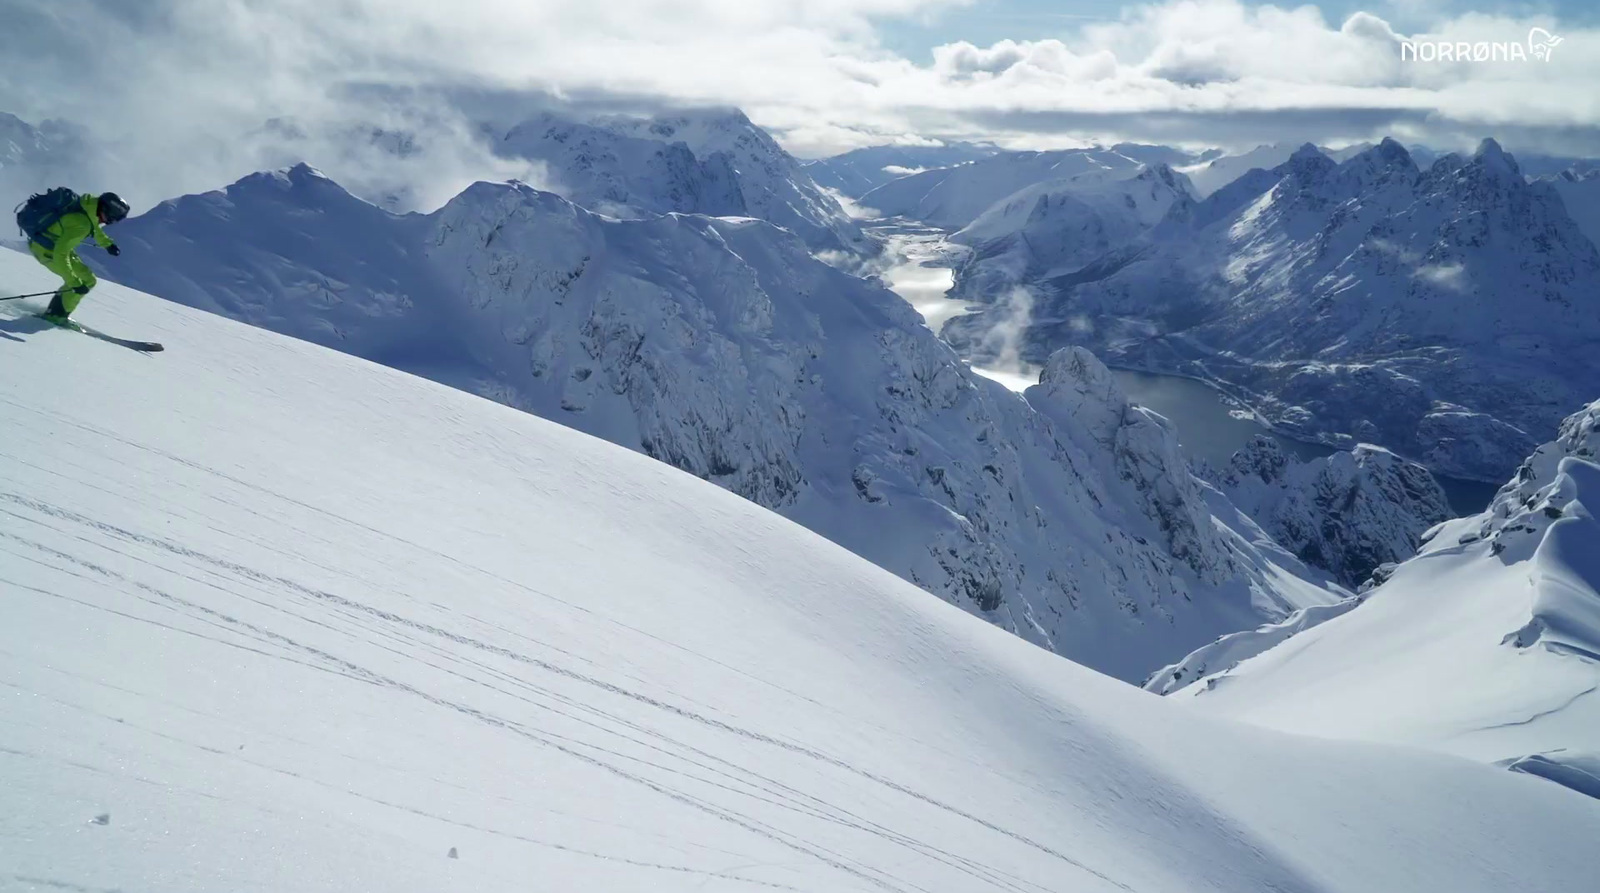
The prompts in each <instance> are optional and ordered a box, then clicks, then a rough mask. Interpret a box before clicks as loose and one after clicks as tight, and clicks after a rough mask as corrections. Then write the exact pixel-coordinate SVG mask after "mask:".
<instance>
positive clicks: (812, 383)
mask: <svg viewBox="0 0 1600 893" xmlns="http://www.w3.org/2000/svg"><path fill="white" fill-rule="evenodd" d="M119 229H120V231H119V233H118V239H119V241H120V242H121V244H122V246H123V249H124V250H123V254H122V256H121V257H120V258H117V259H116V260H115V261H108V262H107V263H105V264H104V265H103V266H104V270H105V272H106V273H107V274H108V275H110V276H115V277H116V278H117V279H118V280H119V281H121V282H124V283H125V284H130V285H135V286H137V287H140V288H142V289H144V290H146V291H150V292H152V293H155V294H160V295H162V296H163V297H166V298H169V299H171V300H175V301H178V302H181V303H184V304H188V305H190V306H195V307H200V308H202V309H207V310H212V311H215V312H219V313H222V314H224V315H227V316H231V317H233V318H236V319H241V320H244V321H246V322H251V323H254V324H256V325H261V326H264V327H267V328H271V329H274V330H276V331H280V332H284V333H287V334H292V335H296V336H298V337H303V338H306V339H308V340H312V341H316V342H317V343H320V344H324V345H327V346H330V347H335V348H337V349H340V350H344V351H348V352H350V353H354V354H356V355H358V356H361V357H365V358H367V359H372V360H377V361H379V362H382V363H385V364H388V365H392V366H395V367H396V368H400V369H404V370H406V371H409V372H413V373H416V374H418V375H423V376H426V377H429V378H432V379H434V380H436V381H440V382H443V383H445V384H449V385H453V386H456V387H460V388H463V389H465V390H469V391H473V392H475V393H478V394H481V395H484V396H488V397H491V398H492V399H495V400H499V401H500V402H503V403H506V404H509V405H511V406H515V407H517V408H520V409H525V410H528V411H530V412H533V413H536V414H538V415H541V416H544V417H545V418H549V419H553V420H556V421H559V422H561V423H563V424H566V425H570V426H572V427H574V428H577V429H579V430H581V431H585V432H587V433H590V434H594V435H597V436H600V437H603V438H605V439H607V440H610V441H612V442H614V443H618V444H622V445H623V446H627V447H630V448H632V449H636V450H639V451H640V452H643V453H645V454H647V455H650V456H653V457H655V458H658V459H661V460H662V461H664V462H667V463H669V464H671V465H673V466H676V467H677V468H680V469H683V470H685V471H689V472H691V473H693V474H695V475H697V476H699V477H703V478H706V479H708V480H711V481H714V482H716V483H718V484H720V485H722V486H724V487H726V488H727V489H729V490H732V491H733V492H735V493H737V494H739V495H741V496H744V497H746V498H748V499H750V500H752V501H755V502H757V503H759V504H761V505H763V506H766V507H768V508H771V509H773V510H775V511H777V512H779V513H781V514H783V515H785V516H786V517H789V518H791V519H794V520H796V521H799V522H800V523H802V524H804V525H805V526H807V527H809V528H811V529H812V530H815V531H817V532H818V533H821V534H822V535H824V536H826V537H828V538H829V539H832V540H834V541H835V542H837V543H840V544H842V545H844V546H845V547H847V548H849V549H851V550H852V551H854V552H856V553H857V554H860V555H862V556H864V557H866V558H868V559H870V560H872V561H873V562H875V563H877V564H879V565H880V566H882V567H885V568H888V569H890V570H892V571H894V572H895V573H898V574H900V575H901V576H903V577H905V578H906V579H908V580H911V581H913V582H915V583H917V584H919V585H921V586H924V587H926V588H927V589H929V590H931V591H933V592H935V593H938V594H940V595H942V596H944V597H945V598H947V599H949V600H951V601H952V602H954V603H956V604H959V605H961V606H963V607H965V608H966V609H968V610H970V611H973V612H975V613H980V614H982V615H983V616H985V617H988V618H990V619H991V620H993V621H994V622H996V623H999V624H1000V625H1002V626H1004V627H1005V628H1006V629H1009V630H1011V631H1013V632H1016V633H1018V634H1019V635H1022V636H1024V637H1026V638H1027V639H1029V640H1030V641H1033V642H1037V643H1039V644H1041V645H1044V646H1046V647H1050V648H1053V649H1055V650H1057V651H1059V652H1061V653H1063V654H1067V655H1070V656H1072V657H1073V658H1074V659H1076V660H1080V661H1081V662H1083V663H1086V664H1088V665H1090V666H1093V667H1095V668H1097V669H1101V670H1103V671H1105V672H1108V673H1111V674H1113V675H1116V676H1118V677H1120V678H1123V679H1128V680H1132V681H1138V680H1142V679H1143V678H1144V677H1145V676H1146V675H1147V674H1148V673H1150V672H1151V671H1152V670H1154V669H1155V668H1157V667H1160V666H1163V665H1165V664H1167V663H1170V662H1171V661H1173V660H1175V659H1177V658H1178V657H1179V656H1181V655H1182V654H1185V653H1187V652H1188V651H1190V650H1192V649H1193V648H1195V647H1198V646H1199V645H1200V644H1202V643H1204V642H1206V641H1210V640H1211V639H1213V638H1215V637H1216V636H1218V635H1221V634H1223V633H1226V632H1230V631H1232V630H1236V629H1240V628H1243V627H1249V626H1254V625H1256V624H1258V623H1260V622H1262V621H1264V620H1276V619H1280V618H1282V617H1284V616H1286V615H1287V614H1289V613H1290V612H1292V611H1293V610H1295V609H1298V608H1300V607H1304V606H1306V605H1308V604H1318V603H1323V602H1328V601H1332V600H1334V599H1335V598H1336V596H1335V595H1333V594H1332V593H1330V592H1329V591H1327V590H1326V589H1324V588H1323V587H1322V586H1320V585H1317V584H1318V583H1319V582H1320V581H1321V579H1322V578H1321V576H1320V575H1319V574H1314V573H1311V572H1307V571H1304V570H1303V569H1302V568H1301V566H1300V562H1298V561H1297V560H1296V559H1294V558H1293V557H1292V556H1290V555H1288V554H1287V553H1284V552H1281V550H1277V549H1276V548H1275V547H1272V546H1271V545H1270V544H1262V545H1254V544H1252V543H1250V542H1246V541H1245V538H1243V537H1241V536H1240V535H1238V534H1236V533H1235V532H1234V531H1232V530H1230V529H1228V528H1226V527H1222V526H1220V522H1219V521H1218V520H1217V519H1216V518H1214V517H1213V516H1212V514H1211V513H1210V511H1209V510H1208V508H1207V506H1206V504H1205V500H1204V498H1203V497H1201V496H1199V495H1197V494H1198V491H1196V490H1195V489H1194V488H1192V487H1190V486H1189V485H1188V484H1187V483H1186V481H1187V478H1188V475H1187V471H1186V470H1185V466H1184V464H1183V463H1182V461H1181V460H1179V459H1174V458H1172V456H1171V455H1169V454H1170V453H1172V452H1173V451H1175V450H1176V443H1175V438H1174V437H1173V436H1172V434H1171V432H1170V431H1168V430H1166V429H1165V428H1164V427H1162V426H1161V425H1159V424H1156V423H1154V422H1151V421H1149V420H1142V419H1139V418H1136V417H1133V416H1130V415H1128V411H1127V408H1126V407H1125V406H1124V405H1123V402H1119V401H1117V400H1116V399H1114V398H1113V397H1112V396H1111V395H1110V394H1109V393H1107V394H1104V395H1103V396H1104V399H1106V400H1108V401H1111V402H1110V403H1108V404H1107V406H1106V407H1105V408H1104V412H1103V416H1104V419H1103V423H1102V424H1098V425H1096V426H1090V427H1086V426H1084V425H1083V424H1082V423H1081V422H1080V421H1078V420H1075V419H1055V420H1052V418H1050V417H1048V416H1047V415H1046V414H1042V413H1041V412H1039V411H1036V410H1035V409H1034V408H1032V407H1030V406H1029V404H1028V403H1027V402H1024V401H1023V400H1022V399H1020V398H1018V397H1017V396H1016V395H1015V394H1012V393H1011V392H1009V391H1007V390H1006V389H1005V388H1004V387H1002V386H1000V385H998V384H995V383H994V382H991V381H989V380H988V379H985V378H982V377H980V376H977V375H975V374H974V373H973V372H972V371H971V370H970V369H969V368H967V367H966V366H965V365H964V364H963V363H961V362H960V361H959V359H958V358H957V357H956V356H955V354H954V353H953V352H952V351H951V350H950V349H949V348H948V347H947V346H946V345H944V344H943V343H941V342H940V341H939V340H938V338H937V337H936V336H935V335H934V334H933V333H932V332H930V331H929V330H928V329H927V328H926V327H925V326H923V325H922V322H921V319H920V317H918V315H917V313H916V312H915V311H914V310H912V309H911V307H910V306H908V305H907V304H906V303H905V302H904V301H903V300H902V299H901V298H900V297H898V296H897V295H895V294H894V293H892V292H890V291H888V290H887V289H885V288H883V287H882V286H880V285H877V284H874V283H871V282H868V281H866V280H863V279H859V278H856V277H853V276H850V275H847V274H845V273H842V272H840V271H838V270H836V269H834V268H832V267H830V266H828V265H827V264H825V263H822V262H821V261H819V260H817V259H815V258H813V257H812V256H810V255H809V254H808V253H807V251H806V246H805V245H804V244H803V243H801V242H800V241H799V240H798V239H797V238H795V237H794V236H793V235H792V234H789V233H787V232H785V231H783V230H780V229H778V228H776V227H773V226H771V225H769V224H766V223H763V222H760V221H755V220H749V219H738V220H730V219H713V218H704V217H692V216H677V215H674V216H666V217H657V218H652V219H647V220H614V219H607V218H603V217H600V216H598V215H595V214H591V213H589V212H587V211H585V210H583V209H581V208H578V207H576V206H574V205H572V204H571V203H569V202H567V201H565V200H563V199H561V198H559V197H558V196H555V195H552V194H550V193H543V192H538V191H536V190H533V189H531V188H528V187H525V186H511V185H494V184H489V183H480V184H477V185H476V186H473V187H472V188H470V189H468V190H467V191H466V192H464V193H463V194H462V195H460V196H459V197H457V198H456V199H455V200H454V201H452V202H450V203H449V204H448V205H446V206H445V207H444V208H442V209H441V210H439V211H438V212H436V213H435V214H432V215H427V216H422V215H410V216H404V217H398V216H395V215H392V214H389V213H387V212H385V211H383V210H381V209H379V208H376V207H373V206H372V205H369V204H367V203H365V202H362V201H360V200H358V199H356V198H354V197H352V196H350V195H348V194H346V193H344V192H343V190H341V189H339V187H338V186H337V185H336V184H334V183H333V182H332V181H330V180H328V179H326V178H325V177H322V176H319V175H318V174H317V173H316V172H315V171H313V170H311V169H309V168H305V167H299V168H295V169H292V170H289V171H286V172H278V173H269V174H258V175H255V176H253V177H250V178H247V179H245V180H243V181H241V182H239V183H237V184H234V185H233V186H232V187H229V188H228V189H227V190H224V191H220V192H215V193H210V194H207V195H201V196H189V197H185V198H182V199H178V200H175V201H171V202H167V203H164V204H162V205H161V206H159V207H157V208H156V209H154V210H152V211H150V212H149V213H147V214H145V215H142V216H140V217H136V218H134V219H131V220H129V221H127V222H126V223H124V224H122V225H121V226H120V228H119ZM1101 369H1102V370H1103V367H1101ZM1124 402H1125V401H1124ZM1124 417H1126V418H1127V422H1126V424H1131V425H1134V426H1135V427H1134V428H1133V429H1131V430H1129V431H1127V432H1123V431H1122V430H1121V429H1122V427H1123V425H1124V422H1123V421H1119V420H1120V419H1123V418H1124ZM1119 437H1121V438H1122V439H1123V440H1124V441H1125V446H1124V451H1125V452H1126V453H1127V454H1128V455H1127V456H1125V457H1124V459H1125V462H1126V463H1127V464H1128V466H1130V467H1132V466H1139V465H1156V466H1159V467H1160V468H1161V469H1164V470H1161V471H1152V472H1150V473H1149V474H1146V475H1143V476H1139V477H1128V476H1126V475H1125V474H1123V473H1122V472H1120V471H1118V472H1115V473H1114V472H1112V471H1111V470H1109V468H1107V469H1102V467H1101V464H1102V463H1101V462H1100V459H1101V456H1100V455H1099V454H1100V453H1102V452H1104V451H1105V450H1106V449H1107V446H1106V444H1108V443H1110V442H1112V441H1113V440H1116V439H1117V438H1119ZM1173 475H1176V476H1178V477H1179V478H1180V480H1179V481H1178V483H1177V484H1174V483H1173V482H1171V481H1169V480H1168V478H1169V477H1171V476H1173ZM1250 539H1252V540H1253V539H1254V538H1253V537H1251V538H1250Z"/></svg>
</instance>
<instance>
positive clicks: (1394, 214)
mask: <svg viewBox="0 0 1600 893" xmlns="http://www.w3.org/2000/svg"><path fill="white" fill-rule="evenodd" d="M968 275H971V272H970V271H968ZM1033 285H1034V287H1035V288H1036V291H1037V296H1036V300H1035V303H1034V306H1033V317H1032V320H1031V322H1032V325H1031V327H1030V328H1029V329H1028V331H1027V333H1026V336H1025V338H1024V343H1023V350H1022V354H1023V356H1025V357H1027V358H1031V359H1033V361H1035V362H1040V361H1042V360H1043V358H1044V357H1045V356H1047V355H1048V354H1049V353H1050V352H1052V351H1053V350H1054V349H1056V348H1058V347H1060V346H1062V345H1063V344H1087V345H1089V346H1092V347H1094V348H1095V349H1097V350H1103V351H1105V352H1106V354H1107V356H1108V358H1109V359H1110V360H1111V361H1112V362H1114V363H1117V364H1121V365H1129V366H1134V367H1139V368H1148V369H1151V370H1154V371H1174V370H1181V371H1183V372H1185V373H1187V374H1191V375H1195V376H1197V377H1202V378H1208V379H1211V380H1217V381H1222V382H1226V383H1227V384H1229V385H1230V386H1231V389H1232V390H1234V391H1236V392H1239V393H1243V394H1245V395H1249V396H1250V399H1251V400H1252V406H1253V408H1254V409H1256V410H1257V411H1258V412H1259V413H1260V414H1261V415H1262V416H1263V417H1265V418H1267V419H1268V420H1270V421H1271V422H1273V423H1274V424H1276V425H1278V426H1279V427H1280V428H1282V429H1284V430H1286V431H1288V432H1290V433H1293V434H1295V435H1297V436H1300V437H1302V438H1305V439H1320V440H1324V441H1327V442H1330V443H1334V444H1340V445H1345V446H1349V445H1353V444H1354V443H1356V442H1362V441H1364V442H1373V443H1382V444H1384V445H1385V446H1387V447H1390V448H1391V449H1394V450H1395V451H1397V452H1399V453H1401V454H1402V455H1406V456H1408V457H1411V458H1413V459H1416V460H1418V461H1422V462H1423V463H1424V464H1427V465H1428V466H1429V467H1430V468H1432V469H1434V470H1436V471H1440V472H1443V473H1446V474H1450V475H1454V476H1457V477H1465V478H1474V479H1480V480H1482V479H1493V478H1494V477H1496V476H1498V475H1502V474H1504V473H1505V471H1506V470H1507V469H1509V468H1511V467H1514V466H1515V465H1516V463H1517V462H1518V461H1519V459H1520V457H1521V456H1523V455H1526V453H1527V452H1528V451H1529V450H1531V449H1532V447H1533V444H1534V439H1533V436H1532V435H1531V434H1529V433H1528V432H1530V431H1538V430H1544V429H1548V428H1550V427H1552V426H1553V425H1554V424H1556V422H1557V421H1559V419H1560V418H1561V415H1562V413H1563V412H1564V411H1565V407H1569V406H1572V405H1573V404H1574V403H1577V402H1579V401H1580V400H1581V399H1582V398H1583V397H1584V396H1585V395H1587V394H1591V393H1592V392H1594V391H1595V390H1600V364H1597V363H1596V362H1595V360H1594V357H1595V355H1596V348H1597V347H1600V253H1597V252H1596V249H1595V246H1594V245H1593V243H1591V242H1590V241H1589V240H1588V239H1586V238H1585V237H1584V236H1583V235H1582V233H1581V232H1580V231H1579V229H1578V227H1577V225H1576V224H1575V223H1574V221H1573V220H1572V219H1571V217H1570V216H1568V214H1567V213H1566V209H1565V207H1564V206H1563V204H1562V202H1561V199H1560V197H1559V196H1558V195H1557V194H1556V192H1555V191H1554V189H1552V188H1551V187H1550V186H1549V185H1548V184H1545V183H1539V182H1535V183H1529V182H1527V181H1526V180H1525V179H1524V177H1523V176H1522V174H1521V172H1520V171H1519V170H1518V168H1517V165H1516V162H1515V160H1514V159H1513V158H1512V157H1511V156H1509V155H1507V154H1506V153H1504V152H1503V151H1501V149H1500V147H1499V146H1498V145H1496V144H1495V143H1494V142H1493V141H1486V142H1485V143H1484V145H1483V146H1482V147H1481V148H1480V149H1479V151H1478V152H1477V153H1475V154H1474V155H1473V156H1471V157H1463V156H1459V155H1446V156H1444V157H1442V158H1440V159H1439V160H1438V161H1436V162H1435V163H1434V164H1433V166H1432V167H1430V168H1428V169H1427V170H1425V171H1424V170H1420V169H1419V168H1417V166H1416V165H1415V164H1414V163H1413V161H1412V160H1411V157H1410V155H1409V154H1408V153H1407V152H1406V150H1405V149H1404V148H1403V147H1401V146H1400V145H1399V144H1398V143H1396V142H1394V141H1393V140H1385V141H1384V142H1383V143H1381V144H1380V145H1378V146H1375V147H1373V148H1372V149H1369V150H1367V151H1365V152H1362V153H1361V154H1358V155H1356V156H1353V157H1351V158H1350V159H1348V160H1346V161H1345V162H1343V163H1335V162H1334V161H1332V160H1331V159H1329V158H1328V157H1327V156H1326V155H1324V154H1323V153H1322V152H1321V151H1319V150H1317V149H1316V148H1315V147H1313V146H1309V145H1308V146H1305V147H1303V148H1302V149H1301V150H1300V151H1299V152H1297V153H1296V154H1295V155H1294V157H1292V158H1291V159H1290V160H1289V161H1287V162H1285V163H1284V164H1282V165H1280V166H1278V167H1277V168H1274V169H1272V170H1270V171H1262V170H1257V171H1252V172H1251V173H1249V174H1247V175H1245V176H1244V177H1241V178H1240V179H1238V180H1236V181H1234V182H1233V183H1231V184H1229V185H1228V186H1227V187H1225V188H1223V189H1221V190H1218V191H1217V192H1216V193H1214V194H1212V195H1211V196H1210V197H1208V198H1206V199H1204V200H1202V201H1198V202H1185V203H1182V204H1180V205H1177V206H1175V207H1174V208H1173V209H1172V210H1171V211H1170V212H1169V214H1168V216H1167V217H1166V218H1165V219H1164V220H1163V221H1162V222H1161V224H1160V225H1158V226H1156V227H1155V228H1153V229H1152V230H1151V231H1150V232H1149V233H1148V234H1146V235H1144V236H1142V237H1140V239H1139V240H1137V241H1136V242H1134V243H1130V244H1129V245H1127V246H1125V247H1124V248H1121V249H1114V250H1112V251H1110V252H1107V253H1106V254H1104V255H1102V256H1100V257H1099V258H1096V259H1095V260H1093V261H1091V262H1089V263H1088V264H1086V265H1085V266H1084V267H1082V268H1081V269H1079V270H1075V271H1073V272H1071V273H1068V274H1064V275H1058V276H1055V277H1053V278H1047V279H1041V280H1038V281H1036V282H1034V283H1033ZM969 297H971V296H969ZM986 325H987V321H986V320H985V319H983V318H982V316H981V315H980V316H977V317H968V318H964V319H958V320H954V321H952V323H951V324H950V325H949V326H948V327H947V329H946V332H947V334H950V335H951V337H952V338H954V339H955V340H956V341H957V343H958V344H965V345H968V346H970V345H972V344H977V343H981V337H980V336H981V334H982V333H983V331H984V330H985V328H986Z"/></svg>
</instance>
